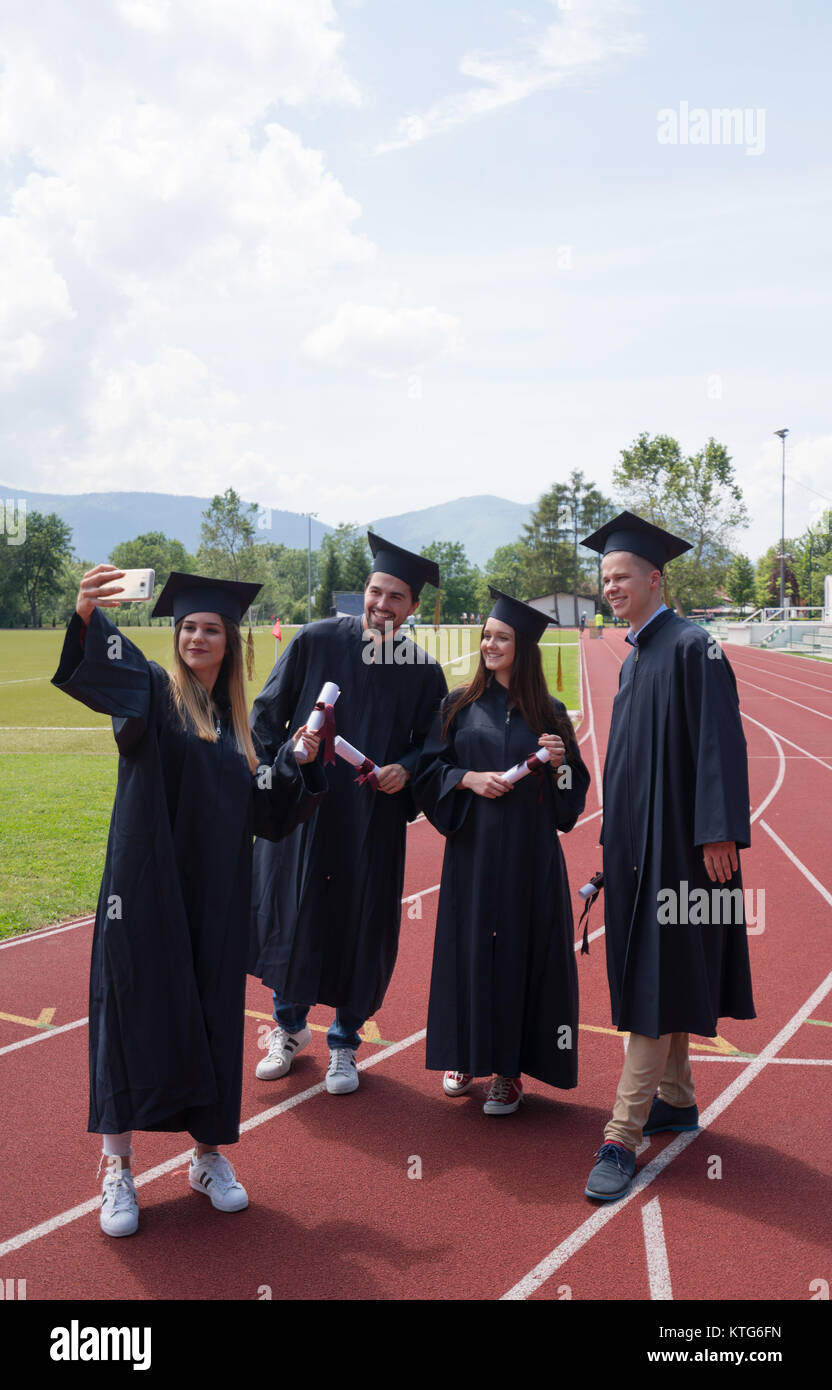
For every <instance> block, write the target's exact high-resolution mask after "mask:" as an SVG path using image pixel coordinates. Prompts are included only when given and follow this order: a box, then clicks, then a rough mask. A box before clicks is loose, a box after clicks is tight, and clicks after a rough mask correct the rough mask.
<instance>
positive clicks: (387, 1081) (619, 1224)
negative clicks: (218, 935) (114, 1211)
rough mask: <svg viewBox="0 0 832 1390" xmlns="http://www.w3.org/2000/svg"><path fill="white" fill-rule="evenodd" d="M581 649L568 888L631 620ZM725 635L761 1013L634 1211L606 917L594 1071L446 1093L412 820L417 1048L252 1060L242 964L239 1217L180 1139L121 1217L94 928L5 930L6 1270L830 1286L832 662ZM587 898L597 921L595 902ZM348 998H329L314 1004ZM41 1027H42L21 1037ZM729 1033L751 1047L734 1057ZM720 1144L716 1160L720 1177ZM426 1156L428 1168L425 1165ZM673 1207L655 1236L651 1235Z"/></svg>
mask: <svg viewBox="0 0 832 1390" xmlns="http://www.w3.org/2000/svg"><path fill="white" fill-rule="evenodd" d="M583 652H584V657H585V677H586V678H587V682H588V688H586V685H585V698H584V704H585V710H586V713H585V718H584V722H583V724H582V726H581V729H580V735H581V738H582V745H583V754H584V758H585V760H586V762H587V765H588V766H589V768H590V771H591V772H592V773H593V786H592V788H591V791H590V799H589V803H588V806H587V811H586V815H585V817H584V819H583V821H582V822H581V824H579V826H578V827H577V828H576V829H575V830H574V831H573V832H572V833H571V834H570V835H569V836H568V837H566V839H565V840H564V842H563V844H564V849H565V853H566V859H567V864H568V868H569V875H570V881H571V884H572V887H573V889H574V890H576V889H577V887H578V886H579V885H580V884H581V883H583V882H585V881H586V879H587V878H588V877H589V876H590V875H591V874H592V873H593V872H594V871H595V870H596V869H597V868H599V867H600V853H599V850H598V846H597V837H598V829H599V824H600V817H599V816H598V815H594V814H593V813H595V812H597V810H598V809H599V801H598V790H599V788H598V786H597V783H596V782H595V772H596V768H597V767H600V766H601V765H602V762H603V754H604V746H605V741H606V735H607V731H608V729H609V722H610V709H611V705H612V700H613V697H614V694H615V690H616V688H617V681H618V672H619V667H620V663H621V660H622V658H623V655H624V646H623V634H621V633H614V632H611V631H607V632H606V634H605V636H604V638H603V640H601V641H598V640H590V639H589V637H588V635H587V637H586V638H585V639H584V645H583ZM729 654H730V659H731V661H732V664H733V665H734V669H735V671H736V674H737V677H738V680H739V689H740V697H741V701H742V709H743V715H744V719H745V729H746V736H747V739H748V745H749V753H750V769H751V799H752V808H753V811H754V814H755V820H754V827H753V831H752V833H753V844H752V847H751V849H750V850H748V851H747V852H746V853H745V854H744V856H743V873H744V880H745V885H746V888H748V889H751V890H752V891H754V892H755V894H756V893H757V891H758V890H760V889H765V929H764V931H762V933H760V934H757V935H752V936H751V937H750V947H751V952H752V970H753V978H754V991H755V999H756V1003H757V1011H758V1015H759V1016H758V1018H757V1019H755V1020H752V1021H749V1022H734V1021H732V1020H728V1019H726V1020H725V1021H724V1024H723V1027H724V1036H725V1042H724V1043H719V1044H714V1043H713V1042H711V1043H710V1044H709V1043H708V1040H707V1039H696V1040H695V1041H696V1042H697V1043H699V1044H700V1049H699V1050H697V1051H696V1052H695V1054H694V1055H695V1056H696V1059H697V1060H696V1061H695V1062H694V1075H695V1079H696V1086H697V1098H698V1103H699V1109H700V1115H701V1116H702V1120H703V1126H704V1127H703V1128H702V1129H701V1130H700V1132H699V1133H698V1134H697V1135H695V1136H689V1135H687V1136H678V1137H675V1136H672V1135H662V1136H657V1137H654V1138H653V1140H652V1141H649V1142H648V1143H647V1145H646V1146H645V1148H644V1151H643V1154H642V1156H641V1158H640V1159H639V1170H638V1181H637V1183H636V1184H635V1185H634V1188H633V1189H632V1190H631V1193H630V1194H629V1195H628V1197H627V1198H626V1199H625V1200H624V1201H623V1202H618V1203H613V1204H610V1205H607V1206H600V1207H599V1206H598V1205H597V1204H595V1203H592V1202H590V1201H589V1200H588V1199H587V1198H585V1197H584V1196H583V1187H584V1181H585V1178H586V1175H587V1173H588V1171H589V1168H590V1167H591V1166H592V1154H593V1151H594V1149H595V1148H596V1147H597V1145H598V1143H599V1141H600V1139H601V1132H602V1128H603V1125H604V1123H605V1121H606V1119H607V1117H608V1114H609V1111H610V1108H611V1105H612V1100H613V1097H614V1094H615V1087H616V1083H617V1080H618V1074H619V1071H620V1065H621V1056H622V1039H621V1037H620V1036H619V1035H617V1034H615V1033H614V1032H612V1031H609V1030H610V1015H609V997H608V993H607V983H606V972H605V962H604V949H603V939H602V937H601V936H600V934H599V935H598V937H597V940H596V942H595V944H594V945H593V946H592V950H591V954H590V956H589V957H585V956H584V957H580V956H579V958H578V963H579V976H580V983H581V1020H582V1031H581V1034H580V1044H579V1046H580V1053H579V1068H580V1084H579V1086H578V1088H577V1089H576V1090H574V1091H571V1092H556V1091H553V1090H551V1089H550V1088H548V1087H546V1086H544V1085H542V1084H540V1083H537V1082H533V1081H532V1082H528V1083H527V1088H526V1089H527V1095H528V1103H527V1104H526V1105H525V1106H524V1107H523V1108H521V1110H520V1111H519V1112H518V1113H517V1114H515V1115H513V1116H511V1117H505V1118H497V1117H488V1116H485V1115H483V1113H482V1108H481V1104H482V1098H483V1089H484V1087H483V1085H482V1084H480V1085H479V1086H478V1088H477V1089H476V1091H475V1092H474V1093H473V1094H469V1095H467V1096H465V1097H463V1098H461V1099H458V1100H455V1101H452V1100H448V1099H446V1098H445V1097H444V1096H443V1094H442V1089H441V1077H440V1076H439V1075H438V1074H436V1073H432V1072H427V1071H426V1070H425V1066H424V1041H423V1029H424V1025H425V1017H426V1007H427V993H428V982H429V975H430V962H431V952H432V940H433V927H434V922H435V915H436V903H437V892H436V890H435V885H437V884H438V883H439V877H440V872H441V861H442V848H443V846H442V840H441V838H440V837H439V836H438V835H437V834H436V833H435V832H434V830H433V829H432V827H431V826H430V825H428V824H427V823H426V822H424V821H419V822H416V823H415V824H414V825H413V826H411V828H410V830H409V832H408V851H409V852H408V860H407V876H406V884H405V893H406V894H407V895H413V894H417V893H423V892H424V893H425V896H424V897H422V898H421V899H420V900H419V902H420V905H421V918H419V917H418V916H410V915H408V905H407V904H406V905H405V907H404V908H403V912H402V934H401V948H400V953H399V963H398V966H397V969H396V974H395V976H394V979H393V983H392V985H391V988H390V990H389V993H388V995H387V998H386V999H385V1001H384V1005H383V1007H382V1009H381V1011H380V1012H379V1014H378V1015H377V1017H376V1019H375V1023H376V1025H377V1028H378V1035H379V1036H380V1038H381V1039H382V1040H384V1041H386V1042H388V1043H393V1044H398V1049H395V1048H393V1047H386V1046H385V1045H384V1042H382V1043H379V1042H375V1043H374V1042H368V1043H367V1044H365V1045H364V1047H363V1048H362V1053H361V1054H360V1058H359V1059H360V1060H361V1061H362V1064H363V1065H362V1071H361V1085H360V1088H359V1090H358V1092H356V1093H355V1094H353V1095H351V1096H347V1097H335V1096H329V1095H327V1094H326V1092H325V1091H324V1090H323V1088H322V1087H321V1083H322V1081H323V1076H324V1071H325V1066H326V1059H327V1053H326V1042H325V1038H324V1035H323V1032H316V1033H315V1034H314V1038H313V1043H312V1045H311V1046H310V1047H309V1048H308V1049H307V1050H306V1051H305V1052H304V1053H303V1055H302V1056H301V1057H299V1058H298V1060H297V1062H296V1063H295V1066H294V1068H293V1070H292V1072H291V1074H290V1075H289V1077H287V1078H286V1079H285V1080H284V1081H282V1082H280V1081H279V1082H274V1083H263V1082H258V1081H256V1080H255V1079H254V1075H253V1073H254V1067H255V1064H256V1061H257V1059H258V1057H259V1055H260V1053H259V1051H258V1041H259V1039H260V1037H261V1036H262V1034H261V1030H262V1031H263V1032H265V1031H266V1029H267V1028H268V1023H267V1021H266V1020H267V1019H268V1017H269V1016H270V995H269V993H268V991H266V990H265V989H264V988H263V987H262V986H260V985H257V984H255V983H254V982H251V983H250V988H249V991H248V1001H247V1008H248V1009H249V1010H251V1011H252V1012H253V1013H254V1014H261V1015H264V1016H265V1017H264V1018H262V1019H261V1018H257V1017H248V1018H247V1020H246V1027H247V1034H248V1047H247V1059H246V1082H245V1088H244V1094H243V1121H244V1123H245V1122H249V1128H248V1130H246V1132H245V1133H244V1134H243V1136H242V1139H241V1142H240V1144H239V1146H238V1148H237V1149H236V1151H235V1153H234V1155H233V1157H234V1161H235V1163H236V1166H237V1168H238V1170H239V1174H240V1177H241V1179H242V1181H243V1182H244V1183H245V1185H246V1188H247V1189H248V1192H249V1197H250V1206H249V1208H248V1210H247V1211H246V1212H244V1213H241V1214H239V1215H236V1216H227V1215H222V1214H220V1213H218V1212H215V1211H214V1210H213V1208H212V1207H211V1206H210V1205H209V1203H208V1202H206V1201H205V1200H204V1198H203V1197H202V1196H200V1195H198V1194H196V1193H192V1192H191V1191H190V1190H189V1188H188V1183H187V1173H186V1163H185V1160H184V1157H183V1158H182V1160H181V1161H178V1162H177V1161H175V1160H176V1159H177V1156H183V1155H184V1154H185V1153H186V1151H187V1148H188V1139H187V1136H181V1137H178V1136H173V1135H160V1134H139V1135H137V1136H136V1141H135V1143H136V1158H137V1165H138V1174H139V1181H140V1182H141V1183H142V1185H141V1187H140V1188H139V1199H140V1203H141V1225H140V1230H139V1234H138V1236H137V1237H135V1238H131V1239H127V1240H112V1239H108V1238H107V1237H106V1236H104V1235H102V1233H101V1231H100V1229H99V1225H98V1216H97V1207H98V1195H97V1194H98V1191H99V1186H98V1182H97V1180H96V1164H97V1162H98V1143H97V1140H96V1138H95V1137H93V1136H91V1135H88V1134H87V1133H86V1104H87V1079H86V1049H87V1029H86V1026H85V1024H83V1023H82V1024H81V1025H80V1026H77V1027H71V1026H67V1025H72V1024H73V1023H77V1022H78V1021H79V1020H83V1019H84V1017H85V1015H86V1012H87V997H86V996H87V971H88V961H89V946H90V938H91V927H90V925H89V924H86V925H81V926H75V927H72V928H71V929H69V930H66V929H64V930H59V931H57V932H54V931H49V930H47V931H45V932H43V933H39V934H37V935H35V936H33V937H28V938H25V939H24V938H19V939H17V940H16V941H14V942H12V943H8V944H6V945H4V946H3V947H2V948H0V1010H2V1012H3V1013H5V1014H13V1015H17V1016H19V1017H20V1018H21V1019H23V1020H30V1022H11V1021H8V1020H2V1019H0V1089H2V1094H3V1098H4V1100H3V1115H4V1123H3V1129H2V1141H0V1143H1V1145H2V1175H3V1179H2V1187H1V1188H0V1255H2V1256H3V1260H2V1264H1V1265H0V1277H2V1278H5V1279H25V1280H26V1284H27V1297H28V1298H29V1299H83V1300H87V1299H100V1298H107V1299H109V1298H140V1299H188V1298H218V1299H248V1300H251V1299H257V1298H258V1297H262V1296H263V1286H269V1288H270V1289H271V1290H272V1294H273V1297H274V1298H284V1299H285V1298H290V1299H309V1298H316V1299H326V1298H343V1297H345V1296H350V1297H353V1298H361V1299H371V1298H381V1299H420V1298H428V1299H458V1298H467V1299H488V1300H491V1299H499V1298H501V1297H503V1296H504V1295H506V1294H508V1295H509V1296H511V1297H515V1298H517V1297H532V1298H535V1299H559V1298H564V1297H572V1298H574V1299H581V1300H593V1299H608V1298H616V1299H620V1298H622V1297H623V1298H630V1299H636V1300H648V1299H650V1298H651V1297H652V1298H656V1297H659V1296H663V1297H668V1296H670V1295H671V1291H672V1297H673V1298H674V1299H697V1300H711V1299H714V1300H717V1299H719V1300H722V1299H728V1300H736V1299H752V1300H761V1299H777V1300H808V1299H810V1298H811V1297H812V1289H811V1286H812V1284H813V1281H815V1280H819V1279H825V1280H827V1281H830V1282H832V1259H830V1240H829V1237H830V1220H831V1218H830V1197H829V1194H830V1176H832V1173H831V1171H830V1146H829V1142H828V1141H829V1134H830V1126H829V1097H830V1090H832V1026H830V1025H832V973H830V972H832V932H831V931H830V927H831V925H832V894H830V887H829V885H830V884H832V871H830V865H829V859H830V840H829V826H828V819H829V812H828V807H829V805H830V785H831V784H830V775H831V774H832V669H830V668H828V667H826V666H824V665H822V664H821V663H817V662H812V661H809V660H800V659H796V660H790V659H788V658H786V657H783V656H778V655H777V654H775V653H760V652H751V651H748V650H746V649H742V648H738V647H731V648H729ZM587 697H588V698H587ZM425 890H432V891H427V892H425ZM576 901H577V898H576ZM409 910H410V912H411V913H414V912H415V911H416V910H417V909H416V908H414V906H413V905H412V904H410V905H409ZM593 916H594V920H593V921H592V926H593V929H594V931H595V932H596V933H597V932H598V931H599V928H600V927H601V915H600V910H599V908H598V907H596V909H595V911H594V914H593ZM576 917H577V912H576ZM46 1008H54V1010H55V1014H54V1017H53V1019H52V1028H51V1029H44V1028H43V1027H40V1028H38V1027H35V1026H34V1023H33V1022H32V1021H34V1020H37V1019H38V1018H39V1016H40V1014H41V1011H42V1010H43V1009H46ZM329 1017H330V1011H329V1010H326V1009H323V1008H319V1009H316V1010H314V1011H313V1014H312V1022H313V1023H317V1024H323V1025H326V1024H327V1023H328V1022H329ZM809 1020H812V1021H811V1022H810V1021H809ZM62 1026H65V1027H67V1031H65V1032H58V1031H56V1030H58V1029H60V1028H61V1027H62ZM27 1039H36V1041H33V1042H32V1044H31V1045H29V1044H28V1043H26V1045H24V1046H17V1047H15V1046H13V1044H16V1043H22V1042H25V1041H26V1040H27ZM716 1046H719V1047H724V1048H725V1049H726V1050H725V1051H722V1052H720V1051H716V1050H713V1049H714V1048H715V1047H716ZM729 1047H730V1048H731V1049H735V1050H736V1051H739V1052H742V1053H748V1054H754V1057H753V1058H751V1057H743V1058H741V1059H737V1058H736V1052H733V1053H731V1052H729V1051H728V1050H727V1049H728V1048H729ZM732 1056H733V1057H734V1060H731V1057H732ZM319 1087H320V1089H317V1088H319ZM310 1092H311V1094H309V1093H310ZM290 1100H294V1101H295V1102H296V1103H295V1104H294V1105H293V1106H291V1107H290V1108H288V1109H283V1110H282V1111H280V1112H278V1113H273V1112H274V1111H275V1108H276V1107H278V1106H280V1105H281V1104H282V1103H285V1102H287V1101H290ZM268 1112H272V1113H268ZM44 1134H46V1135H47V1136H48V1150H49V1153H50V1154H51V1155H57V1154H60V1155H61V1156H62V1158H61V1161H60V1162H59V1163H57V1162H50V1163H49V1171H48V1181H42V1180H39V1179H38V1178H37V1176H36V1171H35V1169H34V1167H33V1153H34V1152H35V1151H40V1152H41V1153H42V1150H43V1147H44V1144H43V1135H44ZM717 1159H718V1160H720V1161H721V1173H722V1176H721V1177H714V1176H709V1173H713V1172H714V1171H715V1170H716V1168H717V1166H718V1165H717V1164H716V1162H715V1160H717ZM417 1160H418V1162H417ZM43 1161H44V1160H43V1158H42V1157H41V1158H40V1159H39V1164H40V1165H42V1164H43ZM166 1164H167V1165H169V1171H168V1169H167V1168H166V1167H165V1165H166ZM157 1165H158V1166H160V1167H161V1169H162V1171H160V1172H158V1173H156V1172H154V1171H153V1170H154V1169H155V1168H156V1167H157ZM419 1167H420V1169H421V1177H420V1178H417V1177H413V1176H409V1174H413V1173H414V1172H415V1171H417V1170H418V1169H419ZM38 1172H40V1168H39V1169H38ZM657 1202H658V1211H659V1212H660V1217H661V1223H660V1224H661V1227H662V1228H663V1239H662V1238H658V1239H656V1238H651V1239H650V1241H649V1242H647V1240H646V1236H645V1221H646V1220H649V1217H651V1216H653V1217H655V1215H656V1213H657V1206H656V1203H657ZM79 1207H80V1208H82V1210H81V1212H80V1213H79V1212H77V1211H75V1209H76V1208H79ZM645 1211H647V1217H645ZM662 1258H664V1259H665V1260H666V1271H667V1273H666V1275H665V1276H664V1282H662V1275H661V1271H660V1266H661V1260H662ZM657 1262H658V1263H657ZM651 1270H652V1271H653V1273H652V1283H651V1273H650V1271H651ZM622 1279H623V1280H625V1282H624V1283H623V1284H622Z"/></svg>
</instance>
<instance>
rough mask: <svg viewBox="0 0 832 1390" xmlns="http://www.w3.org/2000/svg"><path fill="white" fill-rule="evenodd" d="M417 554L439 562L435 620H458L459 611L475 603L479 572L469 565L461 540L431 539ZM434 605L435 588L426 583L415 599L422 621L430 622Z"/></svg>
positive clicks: (471, 606) (466, 611)
mask: <svg viewBox="0 0 832 1390" xmlns="http://www.w3.org/2000/svg"><path fill="white" fill-rule="evenodd" d="M419 553H420V554H421V555H424V557H425V559H427V560H435V561H436V563H437V564H438V566H439V577H440V581H441V584H440V592H441V606H440V615H439V621H440V622H443V623H456V622H459V620H460V618H461V616H462V614H463V613H470V612H472V611H473V610H474V609H475V608H476V605H477V592H478V588H479V581H480V578H481V576H480V572H479V570H478V569H477V568H476V566H475V565H472V564H471V562H470V561H469V559H468V556H467V555H466V553H465V546H464V545H463V544H462V542H461V541H431V543H430V545H423V546H422V549H421V551H420V552H419ZM435 609H436V589H435V587H434V585H433V584H426V585H425V586H424V588H423V589H422V593H421V596H420V599H419V611H420V613H421V615H422V621H423V622H428V623H431V622H433V615H434V612H435Z"/></svg>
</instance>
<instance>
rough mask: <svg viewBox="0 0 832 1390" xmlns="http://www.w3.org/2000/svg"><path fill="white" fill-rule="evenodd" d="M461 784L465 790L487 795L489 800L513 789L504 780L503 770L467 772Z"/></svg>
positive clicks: (478, 794)
mask: <svg viewBox="0 0 832 1390" xmlns="http://www.w3.org/2000/svg"><path fill="white" fill-rule="evenodd" d="M459 785H460V787H463V788H464V789H465V791H469V792H474V793H475V794H476V795H477V796H485V797H487V798H488V799H489V801H490V800H493V799H494V797H497V796H505V794H506V792H510V791H511V787H510V786H509V785H508V783H507V782H504V781H503V774H502V773H501V772H466V774H465V776H464V777H463V779H462V781H461V782H460V784H459Z"/></svg>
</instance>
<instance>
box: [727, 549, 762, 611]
mask: <svg viewBox="0 0 832 1390" xmlns="http://www.w3.org/2000/svg"><path fill="white" fill-rule="evenodd" d="M725 591H726V593H727V595H728V597H729V598H730V600H731V602H732V603H735V604H736V606H737V608H744V607H745V605H746V604H747V603H753V602H754V593H755V582H754V566H753V565H752V563H751V561H750V560H749V558H748V556H747V555H735V556H734V560H733V563H732V565H731V568H730V569H729V571H728V573H727V575H726V576H725Z"/></svg>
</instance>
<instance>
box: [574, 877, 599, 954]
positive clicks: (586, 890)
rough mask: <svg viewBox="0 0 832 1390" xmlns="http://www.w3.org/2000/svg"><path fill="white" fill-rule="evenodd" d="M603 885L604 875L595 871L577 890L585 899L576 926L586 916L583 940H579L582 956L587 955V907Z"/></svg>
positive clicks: (593, 900)
mask: <svg viewBox="0 0 832 1390" xmlns="http://www.w3.org/2000/svg"><path fill="white" fill-rule="evenodd" d="M603 886H604V875H603V874H602V873H597V874H593V875H592V878H591V879H590V880H589V883H585V884H584V886H583V888H581V889H580V890H579V892H580V896H581V897H582V898H585V899H586V902H585V903H584V910H583V912H582V913H581V916H580V920H579V922H578V928H579V929H580V925H581V922H583V921H584V918H586V922H585V923H584V935H583V940H582V942H581V955H582V956H588V955H589V937H588V935H587V933H588V932H589V909H590V908H591V907H592V904H593V903H594V902H595V899H596V898H597V897H598V894H599V893H600V892H601V889H602V888H603Z"/></svg>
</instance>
